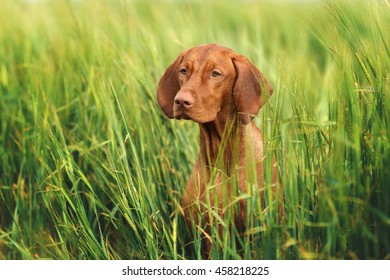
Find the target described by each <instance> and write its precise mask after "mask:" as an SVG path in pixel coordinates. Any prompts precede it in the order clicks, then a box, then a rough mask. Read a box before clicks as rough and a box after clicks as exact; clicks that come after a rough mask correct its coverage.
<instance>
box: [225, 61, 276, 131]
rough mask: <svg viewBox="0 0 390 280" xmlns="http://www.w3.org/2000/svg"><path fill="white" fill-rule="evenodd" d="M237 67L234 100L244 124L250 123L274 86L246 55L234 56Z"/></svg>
mask: <svg viewBox="0 0 390 280" xmlns="http://www.w3.org/2000/svg"><path fill="white" fill-rule="evenodd" d="M232 60H233V64H234V67H235V69H236V74H237V77H236V81H235V83H234V89H233V90H234V92H233V96H234V102H235V105H236V109H237V112H238V113H239V116H240V118H241V121H242V123H243V124H248V123H250V122H251V121H252V120H253V118H254V116H255V115H257V114H258V113H259V110H260V108H261V106H263V105H264V103H265V102H266V101H267V99H268V97H269V96H271V94H272V91H273V89H272V86H271V85H270V83H269V82H268V81H267V79H266V78H265V77H264V75H263V74H262V73H261V72H260V71H259V69H257V68H256V66H255V65H253V64H252V63H251V62H250V61H249V60H248V59H247V58H246V57H245V56H242V55H238V56H234V57H233V58H232Z"/></svg>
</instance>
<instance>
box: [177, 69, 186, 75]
mask: <svg viewBox="0 0 390 280" xmlns="http://www.w3.org/2000/svg"><path fill="white" fill-rule="evenodd" d="M179 72H180V74H182V75H183V76H187V69H186V68H181V69H180V70H179Z"/></svg>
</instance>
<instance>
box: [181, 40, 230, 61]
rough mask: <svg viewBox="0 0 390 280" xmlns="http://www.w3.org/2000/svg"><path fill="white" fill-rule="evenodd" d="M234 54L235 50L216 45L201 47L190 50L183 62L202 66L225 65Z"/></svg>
mask: <svg viewBox="0 0 390 280" xmlns="http://www.w3.org/2000/svg"><path fill="white" fill-rule="evenodd" d="M233 53H234V52H233V50H231V49H229V48H226V47H223V46H220V45H216V44H207V45H200V46H196V47H193V48H191V49H189V50H188V51H187V54H186V55H185V57H184V59H183V62H186V61H198V62H200V64H202V63H203V62H212V63H219V64H223V63H225V62H228V61H229V59H228V58H229V57H231V55H232V54H233Z"/></svg>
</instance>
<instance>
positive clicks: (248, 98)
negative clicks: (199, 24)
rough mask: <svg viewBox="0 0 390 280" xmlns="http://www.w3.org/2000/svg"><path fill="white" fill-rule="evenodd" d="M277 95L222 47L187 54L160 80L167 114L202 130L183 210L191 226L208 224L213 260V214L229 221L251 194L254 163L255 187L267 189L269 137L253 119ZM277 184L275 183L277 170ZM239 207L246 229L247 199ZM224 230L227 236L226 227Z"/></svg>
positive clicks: (240, 223) (239, 225) (250, 66)
mask: <svg viewBox="0 0 390 280" xmlns="http://www.w3.org/2000/svg"><path fill="white" fill-rule="evenodd" d="M272 93H273V89H272V86H271V85H270V83H269V82H268V80H267V79H266V78H265V77H264V75H263V74H262V73H261V72H260V71H259V70H258V69H257V67H256V66H255V65H254V64H253V63H251V62H250V61H249V60H248V59H247V58H246V57H245V56H243V55H240V54H237V53H236V52H235V51H233V50H232V49H230V48H227V47H223V46H220V45H217V44H205V45H200V46H195V47H193V48H191V49H188V50H185V51H183V52H182V53H181V54H180V55H179V56H178V57H177V58H176V60H175V61H174V62H173V63H172V64H171V65H170V66H169V67H168V68H167V69H166V71H165V73H164V74H163V76H162V77H161V79H160V81H159V84H158V89H157V100H158V103H159V105H160V107H161V109H162V111H163V112H164V113H165V115H166V116H167V117H168V118H171V119H172V118H175V119H177V120H180V119H185V120H192V121H194V122H196V123H198V124H199V127H200V148H199V154H198V157H197V160H196V162H195V165H194V167H193V169H192V172H191V175H190V178H189V179H188V182H187V185H186V188H185V191H184V194H183V197H182V207H183V210H184V211H183V212H184V216H185V218H186V220H187V223H188V224H189V225H191V224H198V223H199V222H201V224H203V227H204V233H205V235H206V236H207V238H206V244H205V251H206V255H207V256H210V254H211V249H212V244H211V243H212V242H211V238H210V236H209V234H208V233H207V232H208V230H207V228H208V226H209V224H210V219H212V218H213V217H214V216H215V215H214V216H213V215H211V214H210V213H211V212H210V211H214V213H218V215H219V216H220V217H223V216H224V215H225V214H226V213H225V211H226V205H227V204H228V203H230V202H231V201H229V200H231V199H233V198H234V197H237V195H238V193H246V192H247V186H248V180H249V179H250V178H249V177H250V174H247V173H248V172H247V170H248V168H247V167H248V162H253V163H254V169H255V170H256V172H255V173H256V175H255V176H254V177H255V178H253V176H252V178H251V180H252V183H253V182H255V183H256V185H257V186H258V188H259V190H260V189H261V188H263V161H264V152H263V136H262V133H261V131H260V129H259V128H258V127H257V126H256V125H255V124H254V122H253V118H254V117H255V116H256V115H257V114H258V112H259V110H260V108H261V107H262V106H263V105H264V103H265V102H266V100H267V99H268V97H269V96H270V95H271V94H272ZM218 157H220V158H219V160H218ZM234 172H235V174H238V178H237V182H236V183H237V184H236V185H238V188H239V190H238V193H237V191H234V190H233V188H232V187H231V185H232V184H231V182H230V180H231V178H230V177H231V176H233V173H234ZM236 177H237V176H236ZM272 180H273V183H275V181H276V170H274V171H273V178H272ZM210 186H211V188H212V191H210ZM211 192H212V193H213V195H210V193H211ZM226 200H227V201H226ZM238 204H239V206H238V211H236V213H235V214H234V220H235V222H234V223H235V225H236V227H237V228H241V229H242V228H244V221H245V211H246V203H245V199H241V200H239V201H238ZM207 205H208V206H209V207H207ZM200 219H201V220H202V221H200ZM219 227H220V232H221V233H222V231H223V226H222V225H220V226H219Z"/></svg>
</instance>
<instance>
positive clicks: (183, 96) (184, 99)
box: [174, 92, 194, 109]
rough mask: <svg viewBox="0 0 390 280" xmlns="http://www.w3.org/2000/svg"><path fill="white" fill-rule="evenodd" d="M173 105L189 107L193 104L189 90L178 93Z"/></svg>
mask: <svg viewBox="0 0 390 280" xmlns="http://www.w3.org/2000/svg"><path fill="white" fill-rule="evenodd" d="M174 102H175V106H177V107H182V108H183V109H189V108H191V107H192V105H193V104H194V98H193V97H192V96H191V94H190V93H189V92H184V93H180V92H179V93H178V94H177V95H176V97H175V100H174Z"/></svg>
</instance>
